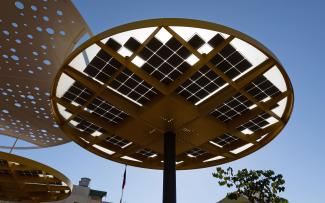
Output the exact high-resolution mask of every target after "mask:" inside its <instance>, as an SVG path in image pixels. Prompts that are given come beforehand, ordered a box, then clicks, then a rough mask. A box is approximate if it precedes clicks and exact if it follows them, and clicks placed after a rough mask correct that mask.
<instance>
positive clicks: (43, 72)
mask: <svg viewBox="0 0 325 203" xmlns="http://www.w3.org/2000/svg"><path fill="white" fill-rule="evenodd" d="M0 27H1V33H0V41H1V44H0V94H1V96H0V134H2V135H8V136H11V137H19V139H22V140H25V141H27V142H29V143H32V144H35V145H37V146H38V147H50V146H56V145H60V144H64V143H67V142H69V141H71V140H70V139H69V138H68V137H67V136H65V135H64V133H62V131H61V130H60V129H59V127H58V125H57V123H55V121H54V119H53V117H52V116H51V107H50V89H51V82H52V81H53V79H54V76H55V73H56V72H57V70H58V69H59V68H60V66H61V65H62V62H63V61H64V59H65V58H66V57H67V56H68V54H69V53H70V52H71V51H72V50H73V48H74V46H75V43H76V42H78V41H79V39H80V38H81V37H82V35H84V34H86V33H90V31H89V28H88V26H87V24H86V23H85V21H84V20H83V18H82V16H81V15H80V14H79V12H78V10H77V9H76V8H75V7H74V5H73V3H72V2H71V1H70V0H66V1H23V0H14V1H1V6H0ZM1 145H2V144H1ZM35 148H36V147H35Z"/></svg>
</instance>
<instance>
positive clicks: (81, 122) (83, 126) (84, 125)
mask: <svg viewBox="0 0 325 203" xmlns="http://www.w3.org/2000/svg"><path fill="white" fill-rule="evenodd" d="M72 121H73V122H74V123H76V125H75V126H74V125H73V127H75V128H77V129H78V130H80V131H82V132H87V133H88V134H92V133H94V132H101V133H104V132H105V131H104V129H103V128H101V127H98V126H97V125H95V124H93V123H92V122H89V121H87V120H85V119H83V118H81V117H80V116H76V117H75V118H73V120H72ZM71 123H72V122H71V121H70V124H71Z"/></svg>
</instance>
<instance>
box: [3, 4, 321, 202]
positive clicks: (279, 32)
mask: <svg viewBox="0 0 325 203" xmlns="http://www.w3.org/2000/svg"><path fill="white" fill-rule="evenodd" d="M73 2H74V3H75V5H76V7H77V8H78V9H79V10H80V12H81V14H82V16H83V17H84V18H85V20H86V21H87V23H88V24H89V26H90V27H91V29H92V31H93V32H94V33H95V34H97V33H99V32H102V31H104V30H107V29H109V28H111V27H114V26H117V25H120V24H124V23H128V22H132V21H137V20H142V19H149V18H163V17H181V18H194V19H200V20H207V21H211V22H216V23H219V24H223V25H226V26H229V27H232V28H235V29H237V30H240V31H242V32H244V33H246V34H248V35H249V36H251V37H253V38H255V39H257V40H258V41H260V42H261V43H263V44H264V45H265V46H266V47H268V48H269V49H270V50H271V51H273V52H274V53H275V55H276V56H277V57H278V58H279V59H280V61H281V62H282V64H283V66H284V67H285V69H286V71H287V73H288V74H289V77H290V78H291V81H292V83H293V87H294V90H295V107H294V111H293V114H292V117H291V119H290V121H289V123H288V125H287V126H286V127H285V129H284V130H283V131H282V132H281V134H280V135H279V136H278V137H277V138H276V139H275V140H274V141H272V142H271V143H269V144H268V145H266V146H265V147H264V148H262V149H260V150H259V151H257V152H255V153H254V154H251V155H249V156H247V157H245V158H242V159H240V160H237V161H234V162H231V163H228V164H225V165H224V167H228V166H232V167H233V168H235V169H242V168H249V169H272V170H274V171H276V172H277V173H282V174H283V175H284V178H285V179H286V191H285V192H284V193H283V194H282V196H283V197H285V198H287V199H288V200H289V201H290V202H293V203H323V202H324V188H325V187H324V183H325V175H324V172H325V135H324V131H323V128H324V125H325V122H324V121H325V119H324V114H325V107H324V106H325V105H324V104H325V94H324V90H323V87H324V83H325V81H324V78H325V62H324V58H325V51H324V49H323V47H324V46H325V40H324V37H325V23H324V20H325V12H324V10H325V1H321V0H319V1H315V0H314V1H298V0H287V1H283V0H273V1H261V0H246V1H235V0H228V1H218V0H200V1H191V0H187V1H185V0H164V1H153V0H150V1H149V0H136V1H131V0H129V1H126V0H118V1H117V0H88V1H87V0H74V1H73ZM0 141H1V142H2V139H1V140H0ZM3 142H4V141H3ZM1 145H2V144H1ZM14 153H16V154H20V155H24V156H26V157H30V158H32V159H34V160H37V161H40V162H43V163H46V164H48V165H50V166H52V167H54V168H56V169H58V170H60V171H61V172H63V173H64V174H65V175H66V176H68V177H69V178H70V179H71V180H72V181H73V182H74V183H77V182H78V180H79V178H80V177H84V176H86V177H90V178H91V179H92V182H91V187H93V188H96V189H100V190H105V191H108V198H107V200H108V201H113V202H115V203H117V202H119V197H120V194H121V183H122V175H123V170H124V169H123V165H121V164H118V163H114V162H111V161H108V160H105V159H103V158H100V157H98V156H96V155H94V154H92V153H90V152H88V151H86V150H84V149H82V148H81V147H79V146H78V145H76V144H74V143H69V144H65V145H61V146H57V147H53V148H49V149H42V150H30V151H14ZM214 170H215V167H211V168H206V169H199V170H191V171H180V172H177V200H178V203H201V202H202V203H213V202H217V200H220V199H222V198H223V197H224V196H225V194H226V192H227V191H229V190H227V189H225V188H221V187H219V186H218V184H217V180H215V179H214V178H213V177H212V175H211V174H212V172H213V171H214ZM161 199H162V172H161V171H156V170H149V169H139V168H134V167H129V168H128V174H127V181H126V190H125V202H126V203H156V202H157V203H158V202H161Z"/></svg>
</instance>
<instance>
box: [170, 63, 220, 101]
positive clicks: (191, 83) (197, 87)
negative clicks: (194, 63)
mask: <svg viewBox="0 0 325 203" xmlns="http://www.w3.org/2000/svg"><path fill="white" fill-rule="evenodd" d="M224 84H226V82H225V81H224V80H223V79H222V78H221V77H219V76H218V75H217V74H215V73H214V72H213V71H212V70H211V69H210V68H209V67H207V66H204V67H203V68H201V69H200V70H199V71H198V72H196V73H195V74H194V75H193V76H192V77H191V78H190V79H189V80H187V81H185V82H184V83H183V84H182V85H180V86H179V87H178V88H177V89H176V92H177V93H178V94H179V95H181V96H183V97H184V98H185V99H186V100H188V101H190V102H192V103H193V104H195V103H197V102H199V101H200V100H202V99H204V98H205V97H206V96H208V95H209V94H211V93H213V92H214V91H215V90H217V89H219V88H220V87H221V86H222V85H224Z"/></svg>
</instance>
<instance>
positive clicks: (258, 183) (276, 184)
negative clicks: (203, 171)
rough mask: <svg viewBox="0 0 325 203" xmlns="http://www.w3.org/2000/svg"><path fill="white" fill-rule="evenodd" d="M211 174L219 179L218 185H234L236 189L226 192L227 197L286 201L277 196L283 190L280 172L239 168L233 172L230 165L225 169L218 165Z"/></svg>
mask: <svg viewBox="0 0 325 203" xmlns="http://www.w3.org/2000/svg"><path fill="white" fill-rule="evenodd" d="M213 176H214V177H215V178H217V179H219V181H218V183H219V185H220V186H227V187H228V188H231V187H235V188H236V191H235V192H233V193H228V194H227V197H228V198H229V199H237V198H238V197H239V196H240V195H244V196H246V197H247V198H248V200H249V201H250V202H252V203H256V202H257V203H287V202H288V201H287V200H286V199H283V198H281V197H279V196H277V194H278V193H280V192H283V191H284V190H285V187H284V183H285V181H284V179H283V176H282V175H281V174H275V173H274V171H272V170H265V171H263V170H247V169H243V170H239V171H238V172H237V173H236V174H234V172H233V169H232V168H231V167H229V168H227V170H224V169H222V168H221V167H218V168H217V170H216V172H215V173H213Z"/></svg>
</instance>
